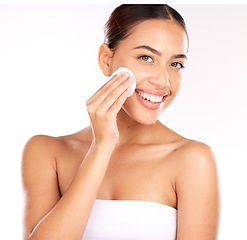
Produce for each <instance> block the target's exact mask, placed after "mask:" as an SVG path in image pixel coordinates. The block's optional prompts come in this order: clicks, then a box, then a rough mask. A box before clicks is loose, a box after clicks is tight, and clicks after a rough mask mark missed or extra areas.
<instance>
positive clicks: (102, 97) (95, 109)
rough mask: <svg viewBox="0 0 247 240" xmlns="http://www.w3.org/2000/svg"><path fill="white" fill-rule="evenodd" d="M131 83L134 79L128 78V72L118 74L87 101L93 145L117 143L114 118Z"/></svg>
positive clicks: (116, 129)
mask: <svg viewBox="0 0 247 240" xmlns="http://www.w3.org/2000/svg"><path fill="white" fill-rule="evenodd" d="M133 81H134V78H133V77H130V75H129V73H128V72H126V73H124V74H123V73H118V74H117V75H115V76H114V77H113V78H111V79H110V80H109V81H108V82H106V83H105V84H104V85H103V86H102V87H101V88H100V89H99V90H98V91H97V92H96V93H95V94H94V95H93V96H92V97H91V98H90V99H88V100H87V102H86V105H87V111H88V114H89V117H90V120H91V126H92V129H93V134H94V142H95V143H107V144H109V143H110V144H116V143H117V142H118V139H119V132H118V128H117V122H116V117H117V113H118V112H119V111H120V109H121V107H122V105H123V104H124V102H125V100H126V98H127V97H128V95H129V93H130V85H131V84H132V83H133Z"/></svg>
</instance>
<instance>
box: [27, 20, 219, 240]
mask: <svg viewBox="0 0 247 240" xmlns="http://www.w3.org/2000/svg"><path fill="white" fill-rule="evenodd" d="M144 45H145V46H148V47H151V48H152V49H150V48H149V49H148V48H147V47H143V46H144ZM140 46H141V47H140ZM187 46H188V39H187V35H186V33H185V31H184V30H183V29H182V28H181V27H180V26H179V25H178V24H177V23H176V22H174V21H168V20H147V21H144V22H142V23H140V24H138V25H137V26H135V27H134V29H133V31H132V32H131V34H130V35H129V36H128V37H127V38H126V39H124V40H123V41H121V42H120V43H119V45H118V47H117V49H115V51H114V52H113V51H112V50H111V49H109V48H108V47H107V45H106V44H102V45H101V47H100V49H99V58H98V63H99V66H100V68H101V69H102V71H103V73H104V74H105V75H107V76H110V75H111V74H112V73H113V72H114V71H115V70H117V69H118V68H119V67H122V66H124V67H127V68H129V69H130V70H131V71H132V72H133V73H134V74H135V76H136V80H137V89H149V90H156V91H159V92H164V93H168V94H169V96H168V98H167V99H166V101H165V102H164V103H162V104H161V105H160V107H159V108H158V109H157V110H151V109H148V108H146V107H145V106H143V105H142V104H141V103H140V102H139V100H138V98H137V95H136V93H134V94H133V95H132V96H131V97H129V98H127V96H128V93H129V89H128V88H129V87H130V85H131V83H132V81H133V79H131V78H130V77H129V75H128V74H126V75H124V74H120V75H117V76H115V77H113V78H112V79H110V80H109V81H108V82H106V83H105V85H103V86H102V87H101V88H100V89H99V90H98V91H97V92H96V93H95V94H94V95H93V96H92V97H91V98H90V99H89V100H88V101H87V103H86V105H87V110H88V114H89V117H90V120H91V126H89V127H87V128H85V129H83V130H82V131H80V132H78V133H75V134H72V135H68V136H63V137H57V138H56V137H49V136H34V137H32V138H31V139H30V140H29V141H28V143H27V144H26V146H25V149H24V153H23V168H22V172H23V185H24V189H25V196H26V208H25V224H24V225H25V237H24V238H25V239H39V240H40V239H46V240H48V239H52V240H56V239H59V240H60V239H70V240H80V239H81V238H82V236H83V233H84V230H85V228H86V224H87V221H88V218H89V216H90V213H91V210H92V207H93V205H94V201H95V199H109V200H110V199H112V200H117V199H123V200H143V201H151V202H159V203H162V204H166V205H169V206H171V207H174V208H176V209H177V210H178V212H177V213H178V215H177V240H187V239H188V240H198V239H200V240H214V239H217V232H218V223H219V191H218V180H217V169H216V164H215V160H214V157H213V154H212V151H211V149H210V148H209V147H208V146H207V145H206V144H204V143H201V142H197V141H193V140H190V139H187V138H184V137H182V136H180V135H179V134H177V133H175V132H173V131H172V130H170V129H169V128H167V127H166V126H164V125H163V124H162V123H160V122H159V121H158V120H157V118H158V116H159V115H160V113H161V112H162V111H164V109H166V107H167V106H168V105H170V103H171V102H172V101H173V99H174V98H175V96H176V95H177V93H178V91H179V86H180V81H181V76H182V72H183V71H182V68H181V67H182V65H184V64H185V61H186V58H185V57H184V55H186V53H187ZM154 50H155V51H154ZM119 217H121V216H119Z"/></svg>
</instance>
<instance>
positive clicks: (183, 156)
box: [176, 139, 216, 171]
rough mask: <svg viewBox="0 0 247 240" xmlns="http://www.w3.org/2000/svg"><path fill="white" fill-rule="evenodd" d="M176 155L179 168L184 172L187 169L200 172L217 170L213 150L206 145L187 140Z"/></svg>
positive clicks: (177, 150)
mask: <svg viewBox="0 0 247 240" xmlns="http://www.w3.org/2000/svg"><path fill="white" fill-rule="evenodd" d="M176 154H178V158H177V159H178V164H179V168H181V169H183V171H184V170H185V169H187V168H190V169H191V170H192V169H193V170H196V169H197V170H200V171H204V170H205V171H206V170H210V169H211V170H213V169H215V168H216V162H215V158H214V154H213V150H212V149H211V147H209V146H208V145H207V144H205V143H202V142H199V141H195V140H190V139H187V140H186V141H184V144H182V145H181V146H179V147H178V148H177V149H176Z"/></svg>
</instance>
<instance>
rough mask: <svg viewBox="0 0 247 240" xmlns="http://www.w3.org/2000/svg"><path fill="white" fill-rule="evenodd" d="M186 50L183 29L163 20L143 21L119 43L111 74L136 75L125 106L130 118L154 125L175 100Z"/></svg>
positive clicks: (185, 36)
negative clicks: (125, 72) (125, 71)
mask: <svg viewBox="0 0 247 240" xmlns="http://www.w3.org/2000/svg"><path fill="white" fill-rule="evenodd" d="M187 48H188V39H187V35H186V32H185V31H184V30H183V28H182V27H181V26H179V25H178V24H177V23H176V22H174V21H168V20H163V19H162V20H156V19H154V20H147V21H144V22H141V23H140V24H138V25H137V26H135V27H134V28H133V29H132V32H131V34H130V35H129V36H128V37H127V38H126V39H124V40H122V41H121V42H120V43H119V45H118V46H117V49H116V50H115V52H114V55H113V57H112V65H111V67H112V72H114V71H116V70H117V69H118V68H119V67H127V68H129V69H130V70H131V71H132V72H133V73H134V75H135V76H136V91H135V92H134V94H133V95H132V96H131V97H129V98H128V99H127V100H126V101H125V103H124V105H123V109H124V111H125V112H126V113H127V114H128V115H129V116H130V117H131V118H133V119H134V120H136V121H137V122H140V123H142V124H146V125H149V124H153V123H155V121H156V120H157V118H158V116H159V115H160V113H161V112H162V111H163V110H164V109H165V108H166V107H167V106H168V105H169V104H170V103H171V102H172V101H173V99H174V98H175V96H176V95H177V93H178V91H179V87H180V81H181V75H182V68H183V66H184V64H185V61H186V53H187ZM144 98H148V99H146V100H145V99H144Z"/></svg>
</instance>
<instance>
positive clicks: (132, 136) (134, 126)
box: [117, 109, 161, 145]
mask: <svg viewBox="0 0 247 240" xmlns="http://www.w3.org/2000/svg"><path fill="white" fill-rule="evenodd" d="M117 126H118V131H119V144H120V145H122V144H126V143H136V144H147V143H149V142H152V139H153V137H154V136H155V133H157V130H158V128H159V127H160V126H161V123H160V122H159V121H158V120H157V121H156V122H155V123H154V124H152V125H144V124H141V123H139V122H137V121H135V120H134V119H132V118H131V117H130V116H129V115H128V114H127V113H126V112H125V111H124V110H123V109H121V110H120V111H119V113H118V115H117Z"/></svg>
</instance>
